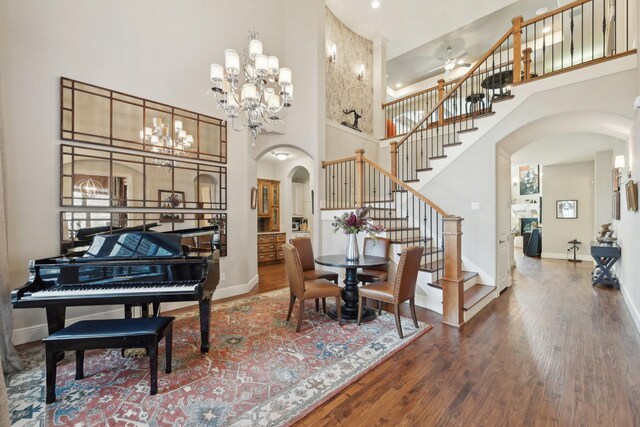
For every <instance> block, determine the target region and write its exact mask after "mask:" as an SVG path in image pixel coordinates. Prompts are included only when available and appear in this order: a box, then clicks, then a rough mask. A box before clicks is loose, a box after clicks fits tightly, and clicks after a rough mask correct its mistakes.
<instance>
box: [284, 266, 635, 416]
mask: <svg viewBox="0 0 640 427" xmlns="http://www.w3.org/2000/svg"><path fill="white" fill-rule="evenodd" d="M517 263H518V265H517V268H516V269H515V270H514V280H513V281H514V285H513V286H512V287H511V288H509V289H507V290H506V291H505V292H503V294H502V295H501V296H500V298H498V299H497V300H494V301H493V302H492V303H491V304H490V305H489V306H488V307H486V308H485V309H484V310H483V311H482V312H481V313H479V314H478V315H477V316H476V317H474V318H473V319H472V320H471V321H470V322H469V323H468V324H467V325H465V326H464V328H463V330H461V331H457V330H456V329H453V328H451V327H447V326H444V325H442V324H441V323H439V320H440V317H439V316H438V315H436V314H435V313H433V312H430V311H427V310H424V309H423V310H421V311H420V312H419V313H418V317H419V318H421V320H424V321H427V322H430V323H432V324H433V325H434V329H433V331H431V332H430V333H428V334H426V335H424V336H423V337H421V338H419V339H418V340H416V341H415V342H413V343H412V344H410V345H409V346H408V347H406V348H405V349H403V350H402V351H400V352H399V353H398V354H396V355H395V356H393V357H391V358H390V359H389V360H387V361H386V362H384V363H382V364H381V365H380V366H378V367H377V368H376V369H374V370H373V371H371V372H369V373H367V374H366V375H365V376H364V377H362V378H361V379H360V380H359V381H358V382H356V383H354V384H352V385H351V386H349V387H347V388H346V389H345V390H344V391H342V392H341V393H340V394H338V395H337V396H336V397H335V398H334V399H333V400H331V401H329V402H327V403H326V404H324V405H323V406H321V407H320V408H318V409H317V410H315V411H314V412H312V413H311V414H310V415H309V416H307V417H306V418H305V419H304V420H302V421H301V422H300V423H298V425H314V426H317V425H327V426H328V425H335V424H336V423H342V422H344V423H346V425H365V424H373V425H385V424H396V425H407V426H418V425H420V426H431V425H442V426H446V425H464V426H473V425H489V426H517V425H528V426H531V425H537V426H550V425H558V426H569V425H585V426H591V425H594V426H595V425H615V426H637V425H640V394H639V392H640V335H639V334H638V331H637V330H636V328H635V326H634V324H633V320H632V318H631V315H630V314H629V312H628V311H627V308H626V306H625V305H624V301H623V298H622V294H621V293H620V291H615V290H611V289H600V288H592V287H591V283H590V272H591V268H592V263H588V262H583V263H580V264H573V263H568V262H566V261H562V260H548V259H544V260H540V259H536V258H526V257H518V258H517ZM272 268H273V267H272ZM282 270H283V272H284V268H283V269H282ZM271 277H272V278H273V277H275V275H272V276H271ZM280 277H283V278H284V275H282V276H280ZM283 280H286V279H283ZM407 311H408V310H407ZM407 314H408V313H405V315H407ZM374 408H375V409H374Z"/></svg>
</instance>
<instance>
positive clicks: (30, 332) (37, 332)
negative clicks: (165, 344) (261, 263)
mask: <svg viewBox="0 0 640 427" xmlns="http://www.w3.org/2000/svg"><path fill="white" fill-rule="evenodd" d="M257 284H258V275H257V274H256V275H255V276H253V277H252V278H251V280H249V282H248V283H242V284H240V285H234V286H227V287H225V288H218V289H216V290H215V292H214V293H213V297H212V299H213V301H215V300H219V299H223V298H229V297H233V296H237V295H242V294H246V293H247V292H249V291H251V290H252V289H253V288H254V287H255V286H256V285H257ZM197 304H198V302H197V301H181V302H170V303H163V304H162V311H163V312H166V311H170V310H177V309H179V308H184V307H190V306H192V305H197ZM98 307H99V306H98ZM122 316H123V309H122V307H121V306H119V307H118V308H117V309H115V310H108V311H101V312H99V313H92V314H89V315H85V316H76V317H71V318H67V319H66V321H65V325H70V324H72V323H76V322H78V321H80V320H95V319H122ZM48 335H49V330H48V328H47V324H46V323H41V324H38V325H33V326H27V327H24V328H19V329H14V330H13V339H12V342H13V343H14V344H15V345H19V344H25V343H28V342H33V341H39V340H41V339H42V338H44V337H46V336H48Z"/></svg>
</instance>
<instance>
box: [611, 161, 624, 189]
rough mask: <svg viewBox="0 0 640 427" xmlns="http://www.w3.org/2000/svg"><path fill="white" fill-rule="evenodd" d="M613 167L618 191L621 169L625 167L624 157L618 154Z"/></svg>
mask: <svg viewBox="0 0 640 427" xmlns="http://www.w3.org/2000/svg"><path fill="white" fill-rule="evenodd" d="M613 167H614V168H615V169H616V179H617V186H618V189H619V188H620V183H621V181H622V168H623V167H625V162H624V156H623V155H621V154H619V155H617V156H616V159H615V161H614V163H613Z"/></svg>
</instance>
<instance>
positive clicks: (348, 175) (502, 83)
mask: <svg viewBox="0 0 640 427" xmlns="http://www.w3.org/2000/svg"><path fill="white" fill-rule="evenodd" d="M616 3H618V2H616ZM608 5H609V2H608V1H607V0H578V1H575V2H573V3H570V4H567V5H565V6H563V7H561V8H559V9H557V10H554V11H551V12H549V13H546V14H544V15H541V16H538V17H536V18H533V19H530V20H527V21H524V20H523V19H522V17H517V18H514V19H513V20H512V26H511V28H509V30H508V31H507V32H506V33H505V34H504V35H503V36H502V37H501V38H500V39H499V40H498V41H497V42H496V43H495V44H494V46H492V47H491V49H489V51H488V52H487V53H486V54H485V55H484V56H483V57H482V58H481V59H480V60H479V61H478V62H476V64H475V65H473V66H472V67H471V68H470V69H469V71H468V72H467V74H466V75H465V76H463V77H462V78H460V79H458V80H456V81H451V82H445V81H444V80H440V81H439V82H438V86H437V87H434V88H430V89H427V90H425V91H422V92H418V93H416V94H413V95H409V96H406V97H404V98H402V99H399V100H395V101H392V102H389V103H386V104H384V105H383V108H384V110H385V119H386V120H387V121H389V120H391V121H394V120H395V119H396V118H397V119H398V120H402V123H406V118H407V117H411V118H412V120H411V122H412V123H415V125H414V126H413V127H412V128H411V129H410V130H408V131H407V132H406V133H404V134H403V135H400V136H398V137H397V138H396V139H394V140H392V141H391V142H390V143H389V145H390V154H391V156H390V157H391V161H390V171H388V170H386V169H385V168H383V167H381V166H379V165H377V164H375V163H374V162H372V161H371V160H369V159H367V158H366V157H365V156H364V151H363V150H357V151H356V155H355V156H353V157H349V158H346V159H340V160H334V161H329V162H323V168H324V169H325V200H326V205H325V209H353V208H354V207H362V206H369V207H370V208H371V209H370V216H371V217H372V218H373V219H374V220H375V221H376V222H378V223H380V224H382V225H383V226H384V227H385V229H386V234H387V237H389V238H390V239H391V241H392V244H393V253H394V254H396V256H395V259H394V261H396V262H397V261H398V255H399V253H400V252H401V250H402V248H403V247H406V246H409V245H419V246H422V247H424V249H425V252H424V255H423V260H422V262H421V265H420V270H421V271H420V274H419V277H418V289H419V291H420V292H419V293H418V294H417V295H416V303H417V304H418V305H421V306H424V307H427V308H430V309H432V310H434V311H437V312H440V313H442V314H443V322H444V323H447V324H451V325H454V326H460V325H462V324H463V323H464V322H466V321H468V320H469V319H470V318H472V317H473V316H474V315H475V314H476V313H478V312H479V311H480V310H481V309H482V308H483V307H484V306H486V305H487V304H488V303H489V302H490V301H491V300H493V299H494V298H496V297H497V296H498V294H497V291H496V287H495V286H493V285H492V284H484V283H482V280H481V277H482V274H479V272H475V271H467V269H463V260H462V251H461V234H462V233H461V223H462V218H459V217H455V216H452V215H448V214H447V213H446V212H445V211H444V210H443V209H442V208H441V207H439V206H438V205H436V204H435V203H434V202H432V201H431V200H429V199H428V198H427V197H426V196H425V195H424V194H421V193H420V191H419V190H420V189H421V188H422V187H424V184H425V183H426V181H428V180H429V176H434V175H435V174H437V173H439V171H441V170H442V169H444V168H445V167H446V166H447V165H448V164H449V163H451V162H452V161H453V159H455V157H457V156H459V155H460V154H461V153H462V152H463V151H464V150H466V149H467V148H468V147H469V146H470V145H471V144H472V143H473V142H475V141H477V140H478V137H477V136H474V135H478V134H484V133H486V132H487V129H488V128H490V127H491V126H490V125H483V123H484V122H485V120H487V121H488V122H494V123H495V122H498V121H500V120H503V118H504V117H505V115H504V110H507V108H505V107H501V106H500V104H502V103H505V105H508V103H509V102H510V101H512V100H514V99H515V98H514V93H513V89H512V86H519V85H523V84H526V83H529V82H533V81H537V80H539V79H542V78H546V77H549V76H554V75H557V74H561V73H565V72H567V71H571V70H574V69H578V68H582V67H585V66H588V65H594V64H599V63H602V62H604V61H608V60H611V59H616V58H619V57H622V56H625V55H629V54H633V53H635V49H630V46H629V35H628V34H626V33H625V32H624V30H625V28H626V29H628V23H627V21H626V18H627V16H628V13H626V12H627V9H626V8H628V6H626V5H622V4H621V5H617V4H616V5H615V6H614V7H615V8H616V10H615V11H613V13H614V15H615V16H618V17H622V18H623V19H617V20H615V19H611V17H610V14H611V13H612V12H611V11H610V10H608V9H607V7H608ZM622 8H625V9H624V10H619V9H622ZM579 17H580V18H579ZM587 18H588V19H587ZM557 31H560V33H559V35H557V34H556V33H557ZM612 32H613V33H612ZM585 34H586V35H588V37H585ZM611 34H614V36H613V37H611ZM516 102H517V101H516ZM420 111H426V114H424V116H423V117H422V118H420V117H418V115H419V112H420ZM501 112H502V113H503V115H502V116H501V115H500V113H501ZM492 118H493V119H492ZM397 124H398V125H400V124H401V123H400V122H398V123H397ZM399 127H400V126H399ZM478 131H480V132H478ZM469 264H470V263H469ZM473 269H474V268H469V269H468V270H473Z"/></svg>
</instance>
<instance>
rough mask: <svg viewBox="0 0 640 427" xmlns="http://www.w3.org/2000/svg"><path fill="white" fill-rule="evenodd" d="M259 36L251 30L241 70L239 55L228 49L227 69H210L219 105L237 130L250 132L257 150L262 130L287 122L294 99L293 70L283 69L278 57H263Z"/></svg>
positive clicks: (213, 65)
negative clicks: (242, 76)
mask: <svg viewBox="0 0 640 427" xmlns="http://www.w3.org/2000/svg"><path fill="white" fill-rule="evenodd" d="M257 36H258V34H257V33H256V32H255V30H252V31H250V33H249V45H248V46H247V47H246V48H245V50H244V54H243V62H244V66H243V67H242V68H240V57H239V56H238V53H237V52H236V51H235V50H233V49H226V50H225V51H224V61H225V66H224V68H223V67H222V65H220V64H211V70H210V76H211V81H212V82H213V87H212V91H213V93H214V94H215V97H216V100H217V101H218V105H220V107H222V109H224V112H225V114H226V115H227V117H229V118H230V119H231V125H232V126H233V129H234V130H236V131H240V130H242V129H243V128H245V127H247V128H248V129H249V139H250V140H251V145H252V146H254V147H255V143H256V138H257V137H258V135H259V134H260V131H261V130H262V129H263V128H268V130H273V129H274V128H275V124H276V122H277V121H281V120H283V119H284V117H285V116H286V113H287V108H288V107H290V106H291V100H292V99H293V85H292V84H291V70H290V69H289V68H280V66H279V61H278V57H277V56H267V55H264V54H263V53H262V42H261V41H260V40H258V39H257ZM241 70H242V72H243V74H244V79H245V83H243V84H242V85H241V84H240V81H239V80H238V78H239V75H240V71H241ZM225 71H226V74H225ZM242 113H244V114H242ZM240 116H243V117H242V118H240ZM236 120H238V122H240V123H236ZM241 120H242V121H241Z"/></svg>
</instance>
